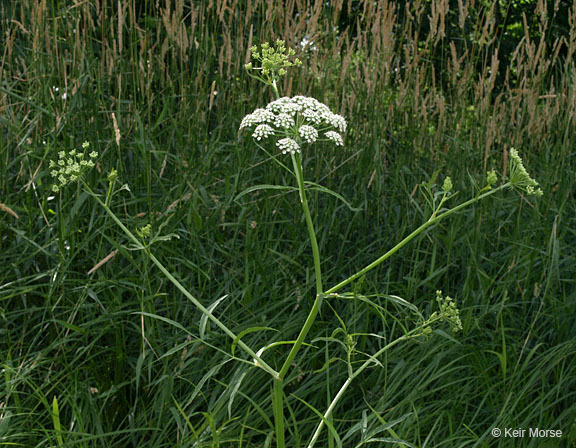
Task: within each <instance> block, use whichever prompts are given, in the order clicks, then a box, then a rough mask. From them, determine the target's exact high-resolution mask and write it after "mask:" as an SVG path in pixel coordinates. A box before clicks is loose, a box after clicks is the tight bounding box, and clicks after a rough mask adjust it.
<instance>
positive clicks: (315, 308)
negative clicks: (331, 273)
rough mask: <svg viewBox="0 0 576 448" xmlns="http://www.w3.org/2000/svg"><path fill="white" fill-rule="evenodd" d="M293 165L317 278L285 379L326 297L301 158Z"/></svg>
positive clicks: (284, 367)
mask: <svg viewBox="0 0 576 448" xmlns="http://www.w3.org/2000/svg"><path fill="white" fill-rule="evenodd" d="M292 163H293V164H294V172H295V174H296V180H297V181H298V189H299V192H300V202H301V204H302V209H303V210H304V215H305V217H306V225H307V227H308V234H309V236H310V243H311V244H312V256H313V258H314V275H315V277H316V300H314V304H313V305H312V309H311V310H310V313H309V314H308V317H307V318H306V322H304V326H303V327H302V329H301V330H300V334H299V335H298V338H297V339H296V342H295V343H294V345H293V346H292V349H291V350H290V353H288V357H287V358H286V360H285V361H284V364H283V365H282V368H281V369H280V372H279V373H278V376H279V377H280V378H281V379H283V378H284V377H285V376H286V374H287V373H288V370H289V369H290V366H291V365H292V361H294V358H295V357H296V355H297V354H298V351H299V350H300V347H301V346H302V344H303V343H304V340H305V339H306V335H307V334H308V331H310V328H311V327H312V324H314V321H315V320H316V316H317V315H318V310H319V309H320V303H321V302H322V299H323V297H324V294H323V291H322V270H321V268H320V251H319V250H318V242H317V241H316V233H315V231H314V224H313V223H312V217H311V216H310V209H309V208H308V200H307V199H306V191H305V189H304V175H303V173H302V163H301V161H300V157H299V156H296V155H294V154H292Z"/></svg>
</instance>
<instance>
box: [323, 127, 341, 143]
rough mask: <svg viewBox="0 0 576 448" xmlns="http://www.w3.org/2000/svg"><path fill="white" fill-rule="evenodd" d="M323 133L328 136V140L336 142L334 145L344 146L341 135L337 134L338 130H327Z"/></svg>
mask: <svg viewBox="0 0 576 448" xmlns="http://www.w3.org/2000/svg"><path fill="white" fill-rule="evenodd" d="M324 135H325V136H326V137H328V140H332V141H333V142H334V143H336V146H344V140H342V136H341V135H340V134H338V132H335V131H328V132H326V134H324Z"/></svg>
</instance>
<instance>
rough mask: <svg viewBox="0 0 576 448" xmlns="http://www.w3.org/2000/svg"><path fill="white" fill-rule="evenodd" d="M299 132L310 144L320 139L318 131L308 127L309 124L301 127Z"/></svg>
mask: <svg viewBox="0 0 576 448" xmlns="http://www.w3.org/2000/svg"><path fill="white" fill-rule="evenodd" d="M298 132H299V134H300V137H302V138H303V139H304V140H306V142H308V143H314V142H315V141H316V139H317V138H318V131H317V130H316V128H313V127H312V126H308V125H307V124H304V125H302V126H300V129H299V130H298Z"/></svg>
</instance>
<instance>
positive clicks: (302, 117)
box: [240, 95, 347, 154]
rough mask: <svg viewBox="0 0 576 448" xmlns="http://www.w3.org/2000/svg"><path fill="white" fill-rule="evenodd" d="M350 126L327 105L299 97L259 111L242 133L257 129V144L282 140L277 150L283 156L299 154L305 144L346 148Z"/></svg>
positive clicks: (246, 119) (248, 118)
mask: <svg viewBox="0 0 576 448" xmlns="http://www.w3.org/2000/svg"><path fill="white" fill-rule="evenodd" d="M346 126H347V125H346V120H345V119H344V117H342V116H341V115H338V114H335V113H333V112H332V111H330V108H329V107H328V106H326V104H324V103H321V102H320V101H318V100H317V99H315V98H310V97H306V96H301V95H298V96H295V97H292V98H288V97H283V98H280V99H277V100H276V101H272V102H271V103H269V104H268V105H267V106H266V108H265V109H256V110H255V111H254V112H252V113H251V114H248V115H246V116H245V117H244V118H243V119H242V123H241V124H240V129H244V128H251V127H255V128H254V131H253V132H252V137H254V139H255V140H257V141H260V140H263V139H266V138H268V137H271V136H277V137H280V139H279V140H278V141H277V142H276V146H277V147H278V148H279V149H280V150H281V151H282V154H288V153H290V154H296V153H298V152H300V145H301V144H302V143H303V142H305V143H309V144H312V143H314V142H316V141H331V142H333V143H334V144H336V145H337V146H343V145H344V140H343V138H342V134H343V133H345V132H346Z"/></svg>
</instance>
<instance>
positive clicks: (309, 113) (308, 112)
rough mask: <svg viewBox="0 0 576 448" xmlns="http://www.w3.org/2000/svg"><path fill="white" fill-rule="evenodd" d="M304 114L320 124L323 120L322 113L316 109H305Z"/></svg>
mask: <svg viewBox="0 0 576 448" xmlns="http://www.w3.org/2000/svg"><path fill="white" fill-rule="evenodd" d="M302 116H303V117H304V118H306V119H307V120H309V121H311V122H312V123H314V124H320V122H321V121H322V119H321V118H320V115H318V112H316V111H315V110H314V109H304V110H303V111H302Z"/></svg>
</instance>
